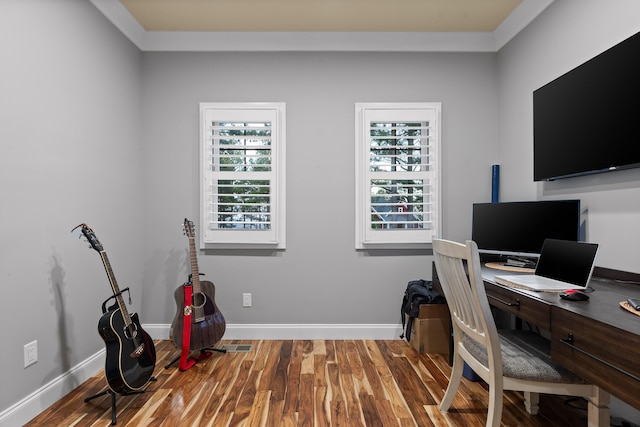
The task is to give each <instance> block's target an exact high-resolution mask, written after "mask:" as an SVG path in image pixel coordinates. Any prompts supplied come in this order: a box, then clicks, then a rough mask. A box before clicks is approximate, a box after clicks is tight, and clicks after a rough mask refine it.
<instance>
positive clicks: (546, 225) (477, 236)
mask: <svg viewBox="0 0 640 427" xmlns="http://www.w3.org/2000/svg"><path fill="white" fill-rule="evenodd" d="M580 225H581V217H580V200H539V201H523V202H503V203H474V204H473V221H472V227H471V238H472V240H474V241H475V242H476V244H477V245H478V251H479V252H480V253H481V254H493V255H498V256H516V257H526V258H537V257H539V256H540V250H541V249H542V244H543V242H544V240H545V239H546V238H551V239H560V240H573V241H579V240H581V236H580V234H581V233H580Z"/></svg>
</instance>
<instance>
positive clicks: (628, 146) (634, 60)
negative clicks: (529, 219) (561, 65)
mask: <svg viewBox="0 0 640 427" xmlns="http://www.w3.org/2000/svg"><path fill="white" fill-rule="evenodd" d="M638 69H640V33H637V34H635V35H634V36H631V37H630V38H628V39H626V40H625V41H623V42H621V43H619V44H617V45H616V46H614V47H612V48H611V49H609V50H607V51H605V52H603V53H601V54H600V55H598V56H596V57H595V58H593V59H591V60H589V61H587V62H585V63H584V64H582V65H580V66H578V67H577V68H575V69H573V70H571V71H569V72H568V73H566V74H564V75H562V76H560V77H558V78H557V79H555V80H553V81H552V82H550V83H548V84H546V85H544V86H542V87H541V88H539V89H537V90H535V91H534V92H533V175H534V176H533V179H534V181H550V180H554V179H558V178H567V177H571V176H577V175H584V174H590V173H598V172H607V171H610V170H616V169H626V168H630V167H638V166H640V126H638V117H640V102H638V100H639V99H640V84H638Z"/></svg>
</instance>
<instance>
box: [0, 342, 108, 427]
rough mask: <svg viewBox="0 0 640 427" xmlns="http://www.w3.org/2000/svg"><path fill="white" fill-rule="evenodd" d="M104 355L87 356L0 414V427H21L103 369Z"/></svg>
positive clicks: (101, 352) (102, 351) (103, 352)
mask: <svg viewBox="0 0 640 427" xmlns="http://www.w3.org/2000/svg"><path fill="white" fill-rule="evenodd" d="M104 354H105V349H102V350H100V351H98V352H97V353H95V354H94V355H92V356H89V358H87V359H85V360H84V361H82V362H80V363H79V364H77V365H76V366H74V367H73V368H71V369H70V370H68V371H67V372H65V373H63V374H62V375H60V376H58V377H57V378H54V379H53V380H51V381H49V382H48V383H47V384H45V385H43V386H42V387H40V388H39V389H37V390H36V391H34V392H33V393H31V394H30V395H28V396H26V397H25V398H24V399H22V400H20V401H19V402H16V403H15V404H13V405H12V406H10V407H8V408H7V409H5V410H4V411H2V412H0V426H2V427H5V426H6V427H9V426H19V425H20V426H21V425H24V424H25V423H27V422H28V421H30V420H31V419H33V418H34V417H35V416H37V415H38V414H39V413H41V412H42V411H44V410H45V409H47V408H48V407H49V406H51V405H53V404H54V403H56V402H57V401H58V400H60V399H61V398H62V397H63V396H65V395H66V394H68V393H69V392H71V390H73V389H74V388H76V387H77V386H78V385H80V384H82V383H83V382H85V381H86V380H88V379H89V378H91V377H93V376H94V375H95V374H96V372H99V371H100V370H101V369H104V357H103V356H104ZM106 386H107V384H106V382H105V387H106Z"/></svg>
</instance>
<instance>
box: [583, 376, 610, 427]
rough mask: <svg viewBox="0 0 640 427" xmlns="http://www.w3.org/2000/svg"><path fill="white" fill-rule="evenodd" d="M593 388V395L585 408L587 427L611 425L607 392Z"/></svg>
mask: <svg viewBox="0 0 640 427" xmlns="http://www.w3.org/2000/svg"><path fill="white" fill-rule="evenodd" d="M594 388H595V393H594V395H593V396H591V398H590V399H589V403H588V406H587V425H588V426H589V427H605V426H609V425H611V419H610V418H611V410H610V409H609V401H610V400H611V397H610V395H609V392H607V391H604V390H603V389H601V388H600V387H596V386H594Z"/></svg>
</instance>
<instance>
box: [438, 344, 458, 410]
mask: <svg viewBox="0 0 640 427" xmlns="http://www.w3.org/2000/svg"><path fill="white" fill-rule="evenodd" d="M463 370H464V360H462V358H461V357H459V356H457V355H455V354H454V356H453V366H452V367H451V377H450V378H449V385H448V386H447V391H445V393H444V396H443V397H442V401H441V402H440V406H439V408H440V410H441V411H442V412H447V411H448V410H449V407H451V403H452V402H453V398H454V397H456V393H457V392H458V387H459V386H460V381H461V380H462V372H463Z"/></svg>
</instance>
